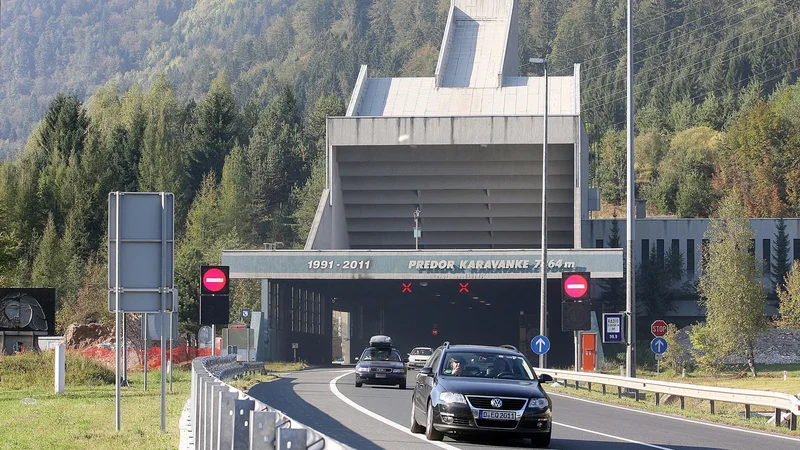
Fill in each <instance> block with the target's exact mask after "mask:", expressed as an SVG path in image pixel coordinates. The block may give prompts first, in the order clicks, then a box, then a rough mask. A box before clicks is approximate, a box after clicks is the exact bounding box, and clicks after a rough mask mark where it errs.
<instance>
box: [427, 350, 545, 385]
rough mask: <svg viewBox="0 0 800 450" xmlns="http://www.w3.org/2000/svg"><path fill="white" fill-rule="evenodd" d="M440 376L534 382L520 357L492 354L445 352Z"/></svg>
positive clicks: (534, 375)
mask: <svg viewBox="0 0 800 450" xmlns="http://www.w3.org/2000/svg"><path fill="white" fill-rule="evenodd" d="M442 360H443V361H444V363H443V364H442V368H441V372H440V373H441V374H442V375H449V376H458V377H472V378H504V379H513V380H534V379H536V374H535V373H534V371H533V368H531V366H530V365H529V364H528V361H527V360H525V358H523V357H522V356H518V355H506V354H499V353H494V352H490V351H489V352H459V351H452V352H447V353H446V354H445V356H444V358H442Z"/></svg>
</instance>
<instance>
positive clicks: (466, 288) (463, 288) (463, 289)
mask: <svg viewBox="0 0 800 450" xmlns="http://www.w3.org/2000/svg"><path fill="white" fill-rule="evenodd" d="M458 286H459V290H458V292H469V283H458Z"/></svg>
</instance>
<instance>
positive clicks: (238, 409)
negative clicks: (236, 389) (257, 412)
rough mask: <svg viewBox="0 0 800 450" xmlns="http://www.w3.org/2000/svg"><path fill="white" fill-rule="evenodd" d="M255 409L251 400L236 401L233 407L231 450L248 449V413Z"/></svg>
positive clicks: (249, 423) (254, 403)
mask: <svg viewBox="0 0 800 450" xmlns="http://www.w3.org/2000/svg"><path fill="white" fill-rule="evenodd" d="M255 407H256V402H255V401H253V400H236V401H235V402H234V405H233V443H232V446H230V447H228V448H231V449H232V450H248V449H249V448H250V425H251V422H250V412H251V411H253V410H254V409H255Z"/></svg>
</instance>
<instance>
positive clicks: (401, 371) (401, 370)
mask: <svg viewBox="0 0 800 450" xmlns="http://www.w3.org/2000/svg"><path fill="white" fill-rule="evenodd" d="M403 372H405V370H403V369H392V373H403Z"/></svg>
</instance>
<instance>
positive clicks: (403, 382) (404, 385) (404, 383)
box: [397, 380, 406, 389]
mask: <svg viewBox="0 0 800 450" xmlns="http://www.w3.org/2000/svg"><path fill="white" fill-rule="evenodd" d="M397 387H399V388H400V389H405V388H406V380H403V381H401V382H400V384H399V385H397Z"/></svg>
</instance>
